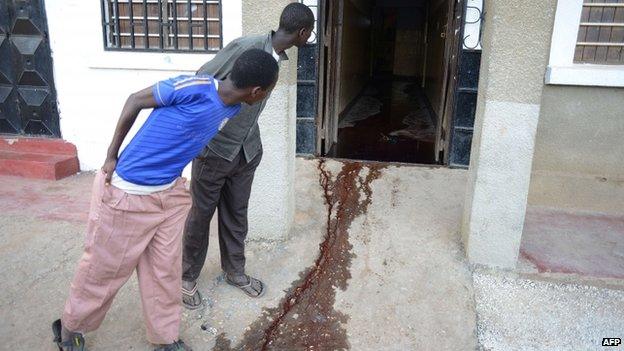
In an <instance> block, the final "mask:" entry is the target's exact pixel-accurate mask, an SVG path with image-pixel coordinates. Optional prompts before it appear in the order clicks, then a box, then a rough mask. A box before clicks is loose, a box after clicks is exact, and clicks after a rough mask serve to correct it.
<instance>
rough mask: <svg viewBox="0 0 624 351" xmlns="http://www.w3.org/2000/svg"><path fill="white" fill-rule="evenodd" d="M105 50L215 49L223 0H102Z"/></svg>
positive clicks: (220, 38)
mask: <svg viewBox="0 0 624 351" xmlns="http://www.w3.org/2000/svg"><path fill="white" fill-rule="evenodd" d="M101 4H102V32H103V36H104V47H105V49H106V50H123V51H173V52H215V51H218V50H219V49H221V47H222V43H223V36H222V33H223V31H222V25H221V24H222V20H221V1H220V0H101Z"/></svg>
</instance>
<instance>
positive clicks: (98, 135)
mask: <svg viewBox="0 0 624 351" xmlns="http://www.w3.org/2000/svg"><path fill="white" fill-rule="evenodd" d="M46 12H47V18H48V29H49V33H50V45H51V49H52V59H53V64H54V79H55V82H56V90H57V96H58V103H59V110H60V119H61V121H60V122H61V134H62V137H63V139H65V140H67V141H69V142H71V143H73V144H74V145H76V147H77V148H78V158H79V160H80V167H81V169H82V170H92V169H97V168H99V167H100V166H101V165H102V163H103V161H104V158H105V156H106V149H107V148H108V144H109V143H110V140H111V137H112V135H113V131H114V128H115V125H116V123H117V120H118V118H119V114H120V112H121V109H122V107H123V104H124V103H125V100H126V98H127V97H128V95H130V94H131V93H133V92H135V91H137V90H140V89H143V88H145V87H148V86H150V85H152V84H154V83H155V82H156V81H158V80H162V79H166V78H169V77H172V76H175V75H179V74H184V73H194V72H195V70H197V69H198V68H199V67H200V66H201V65H202V64H203V63H204V62H206V61H208V60H210V59H211V58H212V57H213V55H211V54H179V53H178V54H176V53H145V52H112V51H105V50H104V45H103V42H102V40H103V37H102V27H101V10H100V2H99V1H85V0H48V1H46ZM241 35H242V4H241V0H227V1H223V39H224V45H226V44H227V43H228V42H230V41H231V40H232V39H235V38H237V37H239V36H241ZM148 114H149V111H144V112H143V113H141V115H140V116H139V119H138V120H137V123H136V124H135V126H134V128H132V130H131V131H130V134H129V137H128V138H127V139H126V140H130V139H131V137H132V136H133V135H134V133H136V131H137V130H138V128H140V126H141V125H142V123H143V122H144V121H145V118H146V117H147V115H148Z"/></svg>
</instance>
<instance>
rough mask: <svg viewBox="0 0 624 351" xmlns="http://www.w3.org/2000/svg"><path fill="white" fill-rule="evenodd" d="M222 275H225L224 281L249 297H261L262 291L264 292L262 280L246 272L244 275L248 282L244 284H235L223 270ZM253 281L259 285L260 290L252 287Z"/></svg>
mask: <svg viewBox="0 0 624 351" xmlns="http://www.w3.org/2000/svg"><path fill="white" fill-rule="evenodd" d="M223 275H224V276H225V282H226V283H228V284H230V285H232V286H233V287H236V288H239V289H241V290H242V291H243V292H244V293H245V294H247V296H249V297H255V298H258V297H262V296H263V295H264V293H265V292H266V287H265V285H264V283H263V282H262V281H260V280H259V279H256V278H253V277H250V276H248V275H247V274H245V276H246V277H247V281H248V283H247V284H244V285H239V284H236V283H235V282H233V281H232V280H230V277H229V276H228V275H227V273H225V272H224V273H223ZM254 282H257V285H260V291H258V290H256V289H254V288H253V285H254Z"/></svg>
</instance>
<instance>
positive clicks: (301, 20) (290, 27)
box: [279, 2, 314, 33]
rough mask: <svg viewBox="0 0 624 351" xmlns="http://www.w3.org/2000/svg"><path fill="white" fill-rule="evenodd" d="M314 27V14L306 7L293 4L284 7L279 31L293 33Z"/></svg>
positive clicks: (297, 3) (296, 3)
mask: <svg viewBox="0 0 624 351" xmlns="http://www.w3.org/2000/svg"><path fill="white" fill-rule="evenodd" d="M312 27H314V13H313V12H312V10H310V8H309V7H307V6H306V5H304V4H302V3H299V2H293V3H290V4H288V5H287V6H286V7H284V11H282V15H281V16H280V22H279V29H283V30H284V31H286V32H287V33H293V32H296V31H298V30H299V29H301V28H306V29H307V28H312Z"/></svg>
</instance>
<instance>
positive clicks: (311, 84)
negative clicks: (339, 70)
mask: <svg viewBox="0 0 624 351" xmlns="http://www.w3.org/2000/svg"><path fill="white" fill-rule="evenodd" d="M299 2H301V3H303V4H304V5H307V6H308V7H310V9H311V10H312V12H314V16H315V17H316V22H315V28H314V31H313V32H312V36H310V39H309V40H308V43H307V44H306V45H305V46H304V47H301V48H299V56H298V57H297V59H298V60H297V149H296V150H297V154H300V155H310V154H316V123H317V118H318V114H317V105H318V99H317V97H318V88H317V87H318V78H319V76H318V66H319V60H318V57H319V42H320V38H319V35H321V31H320V30H319V29H318V26H317V24H318V16H319V15H320V14H319V2H320V0H299Z"/></svg>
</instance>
